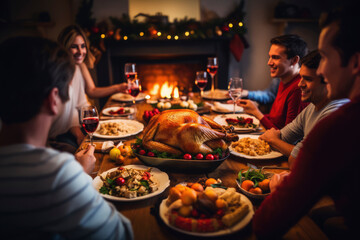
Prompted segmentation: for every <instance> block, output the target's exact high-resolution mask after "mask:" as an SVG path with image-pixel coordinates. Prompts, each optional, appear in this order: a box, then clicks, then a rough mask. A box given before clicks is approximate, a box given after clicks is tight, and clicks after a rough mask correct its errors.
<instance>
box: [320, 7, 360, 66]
mask: <svg viewBox="0 0 360 240" xmlns="http://www.w3.org/2000/svg"><path fill="white" fill-rule="evenodd" d="M359 9H360V8H359V3H358V2H356V1H353V2H351V1H350V2H346V3H345V4H344V5H343V6H342V7H339V8H336V9H334V10H332V11H330V12H328V13H325V14H323V15H322V16H321V18H320V28H321V29H323V28H325V27H327V26H329V25H330V24H332V23H336V24H337V25H338V29H337V32H336V33H335V35H334V37H333V39H332V41H331V44H332V45H333V47H334V48H336V49H337V50H338V52H339V54H340V57H341V65H342V67H344V66H346V65H347V64H348V63H349V60H350V58H351V56H352V55H353V54H354V53H356V52H360V46H359V43H360V34H359V33H357V31H358V29H359V28H360V19H359Z"/></svg>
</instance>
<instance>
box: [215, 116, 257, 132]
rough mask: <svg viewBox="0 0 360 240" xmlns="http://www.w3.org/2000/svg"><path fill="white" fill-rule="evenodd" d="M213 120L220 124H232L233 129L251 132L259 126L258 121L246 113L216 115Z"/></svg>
mask: <svg viewBox="0 0 360 240" xmlns="http://www.w3.org/2000/svg"><path fill="white" fill-rule="evenodd" d="M214 121H215V122H217V123H218V124H220V125H225V126H234V130H235V131H239V132H253V131H257V130H258V129H259V127H260V121H259V120H258V119H257V118H256V117H254V116H251V115H248V114H227V115H218V116H216V117H215V118H214Z"/></svg>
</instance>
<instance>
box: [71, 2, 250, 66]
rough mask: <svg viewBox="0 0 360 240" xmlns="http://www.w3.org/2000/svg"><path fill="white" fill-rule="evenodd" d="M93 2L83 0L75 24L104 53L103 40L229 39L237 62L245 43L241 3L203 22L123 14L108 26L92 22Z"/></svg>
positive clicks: (243, 14) (246, 45)
mask: <svg viewBox="0 0 360 240" xmlns="http://www.w3.org/2000/svg"><path fill="white" fill-rule="evenodd" d="M92 4H93V0H83V1H82V4H81V6H80V8H79V12H78V14H77V17H76V21H77V23H78V24H79V25H80V26H81V27H82V28H84V30H85V31H86V32H87V35H88V37H89V40H90V42H91V44H92V45H94V46H96V47H97V48H98V49H100V50H102V51H105V49H104V48H103V46H104V44H103V42H104V40H107V41H131V40H149V39H151V40H170V41H176V40H190V39H216V38H227V39H232V40H231V42H230V50H231V52H232V53H233V54H234V57H235V58H236V60H237V61H239V60H240V58H241V55H242V52H243V50H244V48H246V47H248V44H247V42H246V40H245V38H244V34H245V33H246V27H245V25H244V22H243V20H244V17H245V13H244V11H243V8H244V1H240V3H239V5H238V6H237V7H235V8H234V10H233V11H232V12H231V13H230V14H229V15H228V16H227V17H225V18H215V19H212V20H209V21H206V22H200V21H196V20H195V19H188V18H187V17H185V18H184V19H180V20H178V19H175V20H174V22H169V21H168V17H167V16H164V15H162V14H161V13H158V14H156V15H148V14H143V13H139V14H137V15H136V16H135V18H134V20H130V18H129V16H128V15H127V14H123V16H122V17H121V18H116V17H109V19H110V21H111V25H112V26H108V25H109V24H108V23H106V22H105V21H104V22H100V23H96V19H94V18H91V16H92V12H91V8H92ZM139 16H141V17H144V18H145V21H144V22H139V21H138V19H137V17H139Z"/></svg>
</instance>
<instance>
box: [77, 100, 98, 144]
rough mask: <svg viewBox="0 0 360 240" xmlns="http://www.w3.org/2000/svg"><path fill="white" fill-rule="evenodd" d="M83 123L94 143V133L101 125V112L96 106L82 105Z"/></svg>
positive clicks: (81, 117)
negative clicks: (99, 112)
mask: <svg viewBox="0 0 360 240" xmlns="http://www.w3.org/2000/svg"><path fill="white" fill-rule="evenodd" d="M80 121H81V125H82V126H83V128H84V129H85V131H86V132H87V134H88V135H89V137H90V144H91V145H92V135H93V133H94V132H95V131H96V129H97V127H98V125H99V114H98V111H97V109H96V107H95V106H82V107H81V109H80Z"/></svg>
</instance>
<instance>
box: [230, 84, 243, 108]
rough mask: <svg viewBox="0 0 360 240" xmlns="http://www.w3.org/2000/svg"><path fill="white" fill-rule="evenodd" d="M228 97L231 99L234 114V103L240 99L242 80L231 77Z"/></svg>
mask: <svg viewBox="0 0 360 240" xmlns="http://www.w3.org/2000/svg"><path fill="white" fill-rule="evenodd" d="M228 89H229V95H230V97H231V99H232V100H233V101H234V114H235V107H236V101H237V100H238V99H240V98H241V94H242V90H243V79H242V78H239V77H232V78H230V81H229V86H228Z"/></svg>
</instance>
